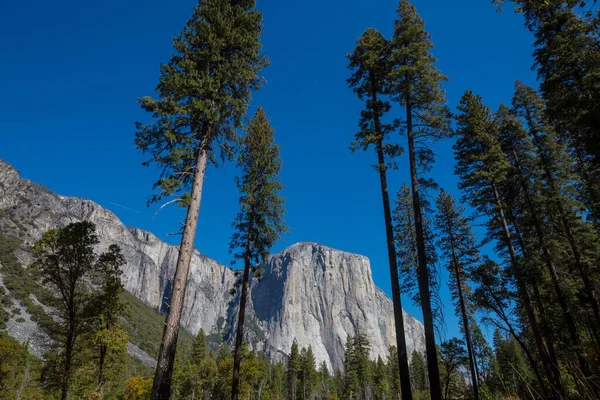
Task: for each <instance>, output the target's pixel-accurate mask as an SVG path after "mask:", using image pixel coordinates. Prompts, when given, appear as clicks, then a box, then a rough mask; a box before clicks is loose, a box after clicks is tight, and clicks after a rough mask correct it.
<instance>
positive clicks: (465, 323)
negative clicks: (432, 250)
mask: <svg viewBox="0 0 600 400" xmlns="http://www.w3.org/2000/svg"><path fill="white" fill-rule="evenodd" d="M448 230H449V231H450V230H451V228H450V227H448ZM449 233H450V232H449ZM450 246H451V248H452V259H453V262H452V264H454V275H455V278H454V279H456V287H457V289H458V302H459V305H460V314H461V317H462V320H463V329H464V331H465V342H466V343H467V353H468V355H469V366H470V367H471V368H470V369H471V380H472V383H471V384H472V385H473V399H474V400H479V382H478V381H479V379H478V378H477V373H476V371H475V358H474V357H475V356H474V355H473V345H472V344H471V329H470V327H469V319H468V317H467V307H466V306H465V299H464V296H463V289H462V280H461V279H460V268H459V264H458V259H457V257H456V254H455V250H454V238H453V235H452V234H451V233H450Z"/></svg>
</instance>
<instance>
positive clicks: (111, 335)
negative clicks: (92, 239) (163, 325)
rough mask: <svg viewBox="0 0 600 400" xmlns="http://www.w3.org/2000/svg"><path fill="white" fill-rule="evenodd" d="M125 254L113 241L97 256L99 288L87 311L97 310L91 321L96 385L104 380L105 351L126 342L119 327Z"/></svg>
mask: <svg viewBox="0 0 600 400" xmlns="http://www.w3.org/2000/svg"><path fill="white" fill-rule="evenodd" d="M124 265H125V258H124V257H123V255H122V254H121V250H120V248H119V247H118V246H117V245H111V246H109V248H108V251H107V252H106V253H103V254H101V255H100V256H99V257H98V262H97V269H98V271H97V274H98V275H99V278H100V284H101V288H100V290H99V291H98V293H97V294H96V295H95V296H94V297H95V298H94V299H93V300H92V303H91V311H92V312H93V313H99V315H98V318H96V321H94V323H93V325H95V327H96V333H95V335H94V336H95V337H94V340H93V342H94V343H96V344H97V346H98V352H99V357H98V385H99V386H102V384H103V383H104V367H105V364H106V361H107V356H110V354H109V353H115V352H119V351H121V352H124V350H125V347H126V345H127V333H126V332H124V331H123V330H122V329H120V328H119V326H120V320H121V317H122V316H123V314H124V313H125V304H124V303H123V300H122V297H121V295H122V294H123V292H124V290H125V289H124V287H123V284H122V283H121V274H122V272H121V269H122V268H123V266H124Z"/></svg>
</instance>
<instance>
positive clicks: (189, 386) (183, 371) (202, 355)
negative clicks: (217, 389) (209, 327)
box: [173, 329, 217, 400]
mask: <svg viewBox="0 0 600 400" xmlns="http://www.w3.org/2000/svg"><path fill="white" fill-rule="evenodd" d="M182 364H183V365H182V366H181V367H179V368H176V370H175V372H174V376H173V387H174V390H173V392H174V394H176V395H177V396H176V398H179V399H191V400H194V399H204V398H206V395H207V393H211V392H212V390H213V388H214V385H215V382H216V376H217V364H216V362H215V360H214V359H213V358H212V356H211V355H210V353H209V351H208V345H207V343H206V334H205V333H204V330H203V329H200V330H199V331H198V333H197V334H196V336H195V337H194V340H193V341H192V348H191V352H190V355H189V358H187V359H185V360H184V361H183V363H182ZM176 367H177V365H176Z"/></svg>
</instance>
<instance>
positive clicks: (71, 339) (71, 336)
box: [60, 319, 75, 400]
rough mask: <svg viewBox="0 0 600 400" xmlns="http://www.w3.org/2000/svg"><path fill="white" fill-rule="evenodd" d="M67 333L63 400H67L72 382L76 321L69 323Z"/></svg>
mask: <svg viewBox="0 0 600 400" xmlns="http://www.w3.org/2000/svg"><path fill="white" fill-rule="evenodd" d="M68 329H69V330H68V333H67V343H66V348H65V364H64V368H65V370H64V371H63V374H64V375H63V381H62V391H61V397H60V398H61V400H67V398H68V396H69V382H70V380H71V364H72V360H73V346H74V344H75V321H74V320H73V319H71V321H69V328H68Z"/></svg>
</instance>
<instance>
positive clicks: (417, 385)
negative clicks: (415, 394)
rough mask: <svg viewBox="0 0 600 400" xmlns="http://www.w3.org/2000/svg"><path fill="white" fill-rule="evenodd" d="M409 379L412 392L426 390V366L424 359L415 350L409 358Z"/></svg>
mask: <svg viewBox="0 0 600 400" xmlns="http://www.w3.org/2000/svg"><path fill="white" fill-rule="evenodd" d="M410 377H411V379H412V382H411V384H412V388H413V389H414V390H427V389H429V387H428V385H427V365H426V364H425V358H424V357H423V355H422V354H421V353H419V352H418V351H417V350H413V353H412V356H411V358H410Z"/></svg>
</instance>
